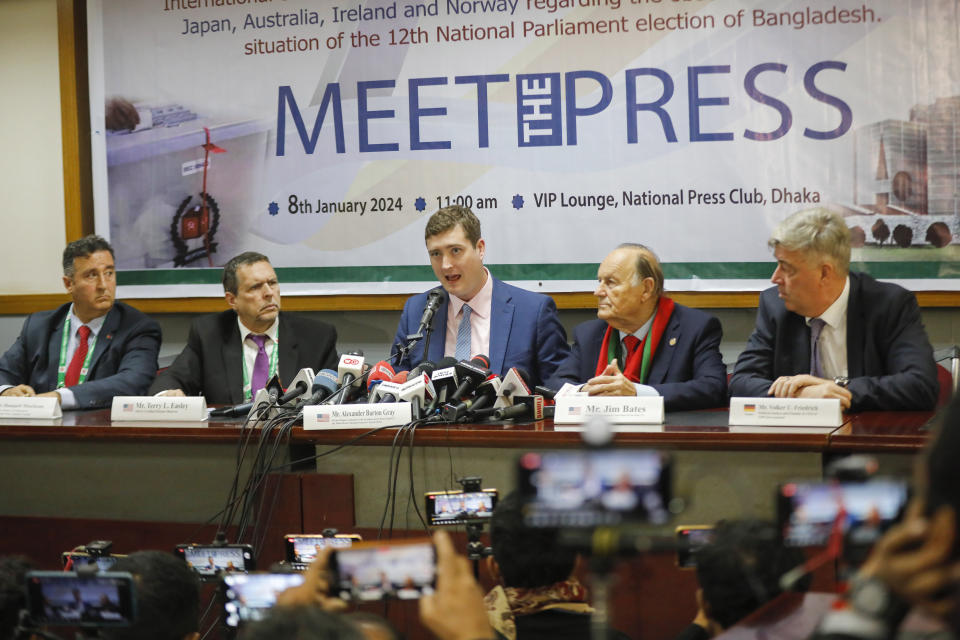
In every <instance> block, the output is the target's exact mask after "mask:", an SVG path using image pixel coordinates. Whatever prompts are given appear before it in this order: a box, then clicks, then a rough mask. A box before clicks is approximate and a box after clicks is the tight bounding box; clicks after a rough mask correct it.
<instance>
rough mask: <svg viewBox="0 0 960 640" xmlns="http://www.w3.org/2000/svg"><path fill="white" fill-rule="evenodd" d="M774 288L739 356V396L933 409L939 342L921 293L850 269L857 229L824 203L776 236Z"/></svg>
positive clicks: (735, 384)
mask: <svg viewBox="0 0 960 640" xmlns="http://www.w3.org/2000/svg"><path fill="white" fill-rule="evenodd" d="M769 245H770V248H771V249H773V255H774V257H776V259H777V268H776V270H775V271H774V272H773V276H772V277H771V278H770V280H771V282H773V283H774V284H775V285H777V286H776V287H771V288H770V289H767V290H766V291H764V292H763V293H762V294H761V295H760V308H759V310H758V312H757V324H756V328H755V329H754V331H753V335H751V336H750V340H749V342H748V343H747V347H746V349H744V351H743V353H741V354H740V357H739V358H738V359H737V365H736V368H735V369H734V372H733V377H732V378H731V380H730V395H731V396H746V397H760V396H767V395H770V396H775V397H778V398H798V397H802V398H839V399H840V403H841V405H842V406H843V408H844V409H848V410H851V411H869V410H874V411H877V410H880V411H891V410H894V411H895V410H921V409H932V408H933V407H934V406H935V404H936V402H937V390H938V387H937V370H936V364H935V363H934V360H933V349H932V348H931V346H930V340H929V339H928V338H927V334H926V331H925V330H924V328H923V322H922V321H921V319H920V311H919V308H918V306H917V300H916V298H915V297H914V295H913V293H912V292H910V291H907V290H906V289H904V288H902V287H899V286H897V285H895V284H891V283H888V282H877V281H876V280H874V279H873V278H872V277H870V276H868V275H867V274H865V273H857V272H855V271H850V230H849V229H848V228H847V225H846V224H845V223H844V221H843V218H841V217H840V216H839V215H838V214H836V213H833V212H831V211H828V210H826V209H810V210H807V211H800V212H798V213H795V214H793V215H791V216H790V217H788V218H787V219H786V220H784V221H783V222H782V223H780V225H779V226H778V227H777V229H776V230H775V231H774V233H773V236H772V237H771V238H770V241H769Z"/></svg>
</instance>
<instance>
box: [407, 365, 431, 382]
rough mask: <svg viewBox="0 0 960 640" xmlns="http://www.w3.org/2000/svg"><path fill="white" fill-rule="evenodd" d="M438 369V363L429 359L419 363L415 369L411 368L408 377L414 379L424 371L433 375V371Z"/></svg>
mask: <svg viewBox="0 0 960 640" xmlns="http://www.w3.org/2000/svg"><path fill="white" fill-rule="evenodd" d="M436 369H437V365H436V363H433V362H430V361H429V360H425V361H424V362H421V363H420V364H418V365H417V366H415V367H414V368H413V369H411V370H410V376H409V378H408V379H411V380H412V379H413V378H416V377H417V376H418V375H419V374H422V373H425V374H427V375H428V376H432V375H433V372H434V371H436Z"/></svg>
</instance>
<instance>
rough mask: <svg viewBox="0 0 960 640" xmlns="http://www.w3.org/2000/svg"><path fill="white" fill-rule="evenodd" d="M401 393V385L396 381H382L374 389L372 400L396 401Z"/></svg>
mask: <svg viewBox="0 0 960 640" xmlns="http://www.w3.org/2000/svg"><path fill="white" fill-rule="evenodd" d="M399 395H400V385H399V384H397V383H396V382H381V383H380V384H378V385H377V388H376V389H374V390H373V400H371V402H396V401H397V397H398V396H399Z"/></svg>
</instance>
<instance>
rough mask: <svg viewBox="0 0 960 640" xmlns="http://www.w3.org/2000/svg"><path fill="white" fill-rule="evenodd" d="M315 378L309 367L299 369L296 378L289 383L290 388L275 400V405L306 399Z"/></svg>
mask: <svg viewBox="0 0 960 640" xmlns="http://www.w3.org/2000/svg"><path fill="white" fill-rule="evenodd" d="M315 377H316V376H315V375H314V373H313V369H311V368H310V367H307V368H306V369H300V371H298V372H297V375H296V377H294V379H293V382H291V383H290V386H289V387H287V391H286V392H285V393H284V394H283V395H282V396H280V398H278V399H277V404H279V405H284V404H287V403H288V402H290V401H291V400H295V399H297V398H301V397H306V395H307V392H308V390H309V389H310V387H311V385H312V384H313V379H314V378H315Z"/></svg>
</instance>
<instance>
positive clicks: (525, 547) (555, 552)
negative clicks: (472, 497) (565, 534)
mask: <svg viewBox="0 0 960 640" xmlns="http://www.w3.org/2000/svg"><path fill="white" fill-rule="evenodd" d="M557 536H558V531H557V530H556V529H539V528H537V529H534V528H532V527H528V526H527V525H526V524H524V522H523V502H522V500H521V498H520V494H519V493H518V492H516V491H514V492H512V493H510V494H509V495H507V496H506V497H505V498H503V499H501V500H500V501H499V502H498V503H497V508H496V509H494V510H493V517H492V518H491V519H490V539H491V540H492V543H493V544H492V546H493V558H494V560H496V561H497V565H499V567H500V575H501V576H502V577H503V582H504V585H505V586H507V587H545V586H547V585H551V584H553V583H555V582H561V581H563V580H566V579H567V578H569V577H570V574H571V573H573V567H574V565H575V563H576V560H577V555H576V553H574V552H573V551H569V550H567V549H561V548H560V545H558V544H557Z"/></svg>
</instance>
